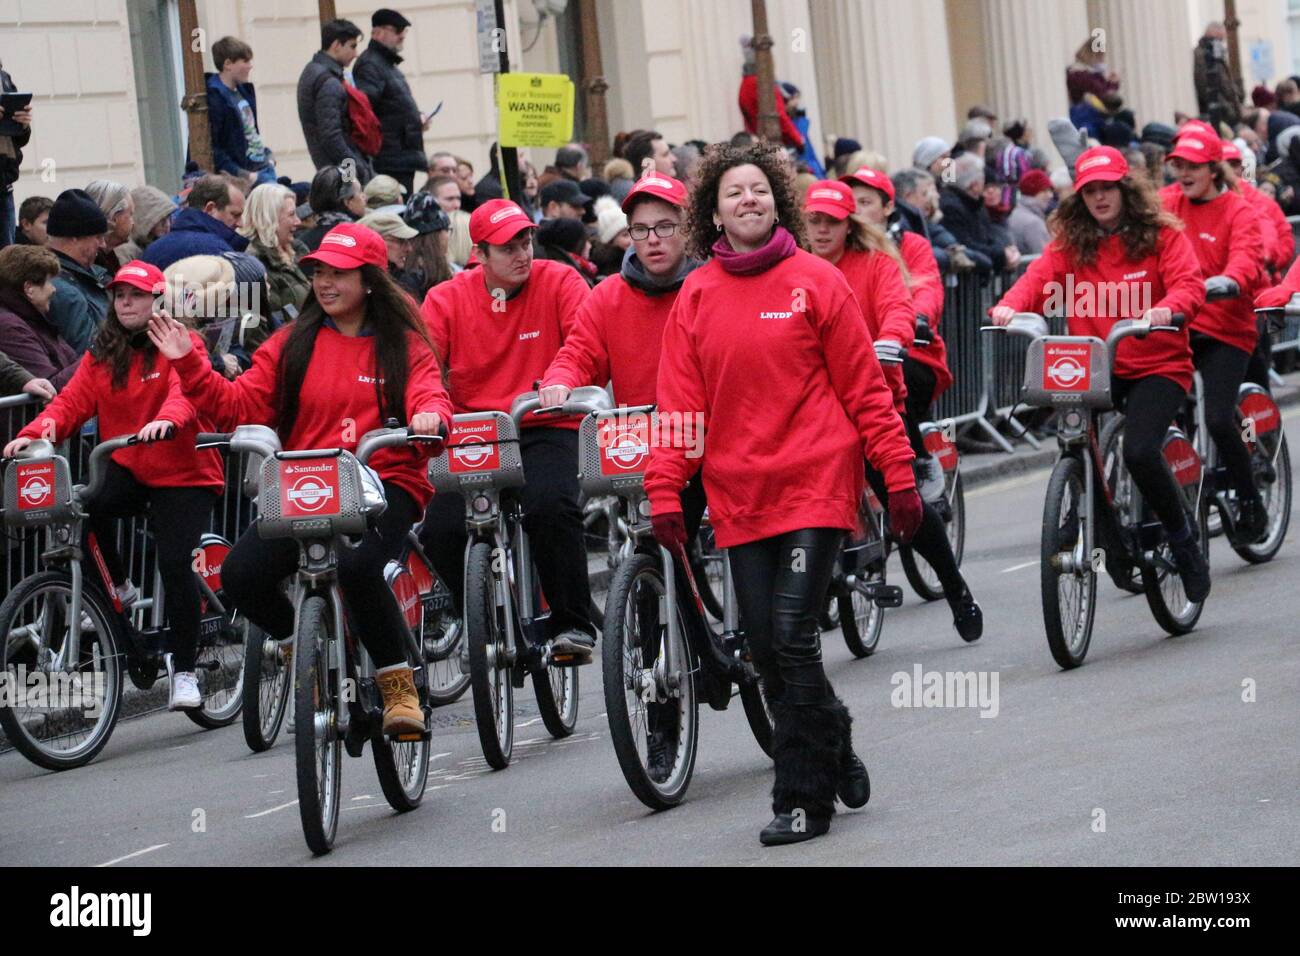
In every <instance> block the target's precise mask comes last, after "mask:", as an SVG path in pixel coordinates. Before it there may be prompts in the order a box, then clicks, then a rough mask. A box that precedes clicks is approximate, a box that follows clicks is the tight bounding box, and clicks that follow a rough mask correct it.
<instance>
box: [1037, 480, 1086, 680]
mask: <svg viewBox="0 0 1300 956" xmlns="http://www.w3.org/2000/svg"><path fill="white" fill-rule="evenodd" d="M1083 467H1084V466H1083V463H1082V462H1080V461H1079V460H1078V459H1077V458H1062V459H1061V460H1060V461H1058V462H1057V463H1056V467H1055V468H1053V469H1052V477H1051V478H1050V479H1049V480H1048V482H1047V498H1046V501H1045V502H1044V504H1043V532H1042V540H1041V545H1040V560H1039V567H1040V571H1039V584H1040V587H1041V591H1042V601H1043V625H1044V627H1045V628H1046V630H1047V646H1048V648H1049V649H1050V650H1051V652H1052V658H1053V659H1054V660H1055V661H1056V663H1057V664H1059V665H1060V666H1061V667H1063V668H1065V669H1066V670H1069V669H1070V668H1072V667H1078V666H1079V665H1080V664H1082V663H1083V659H1084V658H1085V657H1086V656H1087V654H1088V645H1089V643H1090V642H1091V641H1092V623H1093V616H1094V615H1095V613H1096V610H1097V575H1096V573H1095V572H1094V571H1093V569H1092V561H1091V555H1086V554H1083V547H1082V542H1083V541H1084V540H1085V524H1084V522H1085V521H1086V517H1085V509H1086V501H1085V496H1084V474H1083ZM1065 562H1068V565H1069V566H1068V567H1067V566H1066V565H1065Z"/></svg>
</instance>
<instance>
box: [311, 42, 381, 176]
mask: <svg viewBox="0 0 1300 956" xmlns="http://www.w3.org/2000/svg"><path fill="white" fill-rule="evenodd" d="M320 38H321V48H320V51H319V52H318V53H317V54H316V55H315V56H313V57H312V58H311V60H310V61H308V63H307V65H306V66H305V67H303V70H302V74H301V75H300V76H299V77H298V122H300V123H301V124H302V135H303V138H304V139H306V140H307V152H309V153H310V154H311V161H312V165H313V166H315V167H316V168H317V169H320V168H321V167H323V166H344V167H345V168H346V167H352V168H353V169H354V170H355V171H356V178H357V179H358V180H360V182H361V183H362V184H363V185H364V184H365V183H366V182H368V181H369V180H370V177H371V176H372V175H374V171H373V169H372V168H371V166H370V160H368V159H367V158H366V155H365V153H363V152H361V149H360V147H358V146H357V144H356V143H355V142H354V141H353V140H352V122H351V120H350V119H349V118H348V91H347V90H346V89H344V86H343V84H344V82H345V81H344V79H343V69H344V67H346V66H347V65H348V64H349V63H351V62H352V61H353V60H354V59H356V55H357V41H358V40H359V39H360V38H361V30H360V29H359V28H358V27H357V25H356V24H355V23H352V22H351V21H349V20H331V21H330V22H329V23H327V24H325V25H324V26H322V27H321V28H320Z"/></svg>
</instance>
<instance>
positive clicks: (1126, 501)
mask: <svg viewBox="0 0 1300 956" xmlns="http://www.w3.org/2000/svg"><path fill="white" fill-rule="evenodd" d="M1123 428H1124V416H1123V415H1121V414H1118V413H1117V414H1115V415H1112V416H1111V419H1110V421H1108V422H1107V423H1106V427H1105V428H1103V429H1102V430H1101V440H1100V441H1099V442H1098V446H1099V447H1100V448H1101V462H1102V474H1103V476H1104V477H1105V479H1106V486H1107V487H1108V488H1109V489H1110V494H1111V500H1112V501H1113V502H1114V503H1115V512H1116V514H1117V515H1118V516H1119V518H1120V520H1121V521H1123V522H1124V523H1126V524H1130V525H1132V524H1136V523H1137V516H1135V515H1134V514H1133V513H1132V512H1133V476H1132V475H1130V474H1129V472H1128V469H1127V468H1125V467H1124V444H1123ZM1106 574H1107V575H1108V576H1109V577H1110V580H1111V583H1113V584H1114V585H1115V587H1117V588H1119V589H1120V590H1121V591H1127V592H1128V593H1129V594H1144V593H1146V588H1145V587H1144V585H1143V584H1142V571H1141V569H1140V568H1138V567H1137V565H1135V564H1132V563H1131V562H1129V561H1126V560H1123V559H1122V558H1120V556H1119V555H1111V556H1110V559H1109V560H1108V561H1107V562H1106Z"/></svg>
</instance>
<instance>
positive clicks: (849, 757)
mask: <svg viewBox="0 0 1300 956" xmlns="http://www.w3.org/2000/svg"><path fill="white" fill-rule="evenodd" d="M835 705H836V706H837V707H838V708H839V711H840V733H841V734H842V740H843V743H842V745H841V749H840V776H839V782H838V783H837V784H836V786H835V793H836V796H838V797H839V798H840V803H842V804H844V805H845V806H846V807H848V808H849V809H851V810H857V809H858V808H859V807H865V806H866V805H867V801H868V800H870V799H871V778H870V777H869V776H868V775H867V765H866V764H864V763H863V762H862V759H861V758H860V757H859V756H858V755H857V754H855V753H854V752H853V717H852V715H851V714H849V709H848V708H847V707H845V706H844V701H842V700H840V699H839V698H836V699H835Z"/></svg>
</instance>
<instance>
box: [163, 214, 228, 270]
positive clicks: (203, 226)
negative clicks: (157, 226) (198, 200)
mask: <svg viewBox="0 0 1300 956" xmlns="http://www.w3.org/2000/svg"><path fill="white" fill-rule="evenodd" d="M247 247H248V240H247V239H245V238H244V237H243V236H241V235H240V234H239V233H237V232H235V230H233V229H231V228H230V227H229V226H227V225H226V224H225V223H224V222H222V221H221V220H219V219H213V218H212V217H211V216H209V215H208V214H207V213H205V212H203V211H202V210H199V209H191V208H190V207H188V206H187V207H185V208H184V209H182V210H181V211H180V212H178V213H177V214H176V215H175V217H173V219H172V231H171V232H169V233H167V235H165V236H159V237H158V238H157V239H155V240H154V241H153V242H151V243H149V248H147V249H146V250H145V251H144V255H142V256H141V257H140V258H142V259H143V260H144V261H145V262H148V263H152V264H153V265H155V266H157V267H158V268H159V269H166V268H167V267H168V266H169V265H171V264H172V263H173V262H179V261H180V260H182V259H185V258H187V257H189V256H219V255H221V254H222V253H223V252H231V251H232V250H233V251H234V252H243V251H244V250H245V249H246V248H247Z"/></svg>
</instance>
